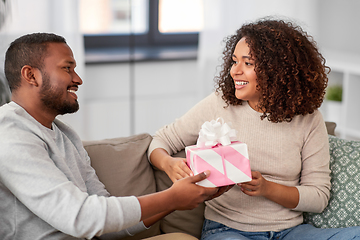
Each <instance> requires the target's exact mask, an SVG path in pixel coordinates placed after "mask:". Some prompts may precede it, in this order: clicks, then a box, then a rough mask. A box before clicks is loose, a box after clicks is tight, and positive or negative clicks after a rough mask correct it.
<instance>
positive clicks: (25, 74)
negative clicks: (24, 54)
mask: <svg viewBox="0 0 360 240" xmlns="http://www.w3.org/2000/svg"><path fill="white" fill-rule="evenodd" d="M38 72H39V69H37V68H34V67H31V66H29V65H24V66H23V67H22V68H21V77H22V79H24V80H25V82H27V83H28V84H30V85H33V86H35V87H38V86H39V83H38V80H39V79H38V77H37V76H39V75H38Z"/></svg>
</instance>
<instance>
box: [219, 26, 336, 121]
mask: <svg viewBox="0 0 360 240" xmlns="http://www.w3.org/2000/svg"><path fill="white" fill-rule="evenodd" d="M243 37H245V39H246V43H248V45H249V48H250V56H251V57H252V58H253V59H254V60H255V73H256V76H257V83H258V85H257V89H258V90H259V91H260V95H261V96H260V99H259V103H258V107H259V109H263V110H264V113H263V115H262V116H261V119H264V118H267V119H268V120H269V121H271V122H282V121H287V122H290V121H291V120H292V119H293V117H294V116H296V115H306V114H308V113H313V112H314V110H315V109H317V108H319V107H320V106H321V104H322V102H323V99H324V95H325V89H326V86H327V82H328V78H327V73H326V69H328V70H329V71H330V68H329V67H327V66H325V59H324V57H323V56H322V55H321V53H320V52H319V51H318V49H317V46H316V43H315V41H314V40H313V39H312V38H311V37H310V36H309V35H308V34H307V33H306V32H304V31H303V30H302V29H301V28H300V27H299V26H296V25H294V24H293V23H291V22H285V21H283V20H271V19H262V20H259V21H257V22H254V23H249V24H245V25H243V26H242V27H241V28H240V29H239V30H237V32H236V34H235V35H232V36H230V37H228V38H227V39H225V40H226V46H225V49H224V51H223V64H222V70H221V72H220V74H219V76H217V77H216V78H215V81H216V84H217V86H216V92H222V94H223V95H222V98H223V100H224V101H225V102H226V104H227V106H229V105H230V104H231V105H241V102H242V101H243V100H241V99H237V98H236V96H235V85H234V81H233V79H232V77H231V76H230V69H231V67H232V65H233V60H232V54H233V52H234V50H235V46H236V44H237V43H238V41H239V40H240V39H241V38H243Z"/></svg>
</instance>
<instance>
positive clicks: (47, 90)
mask: <svg viewBox="0 0 360 240" xmlns="http://www.w3.org/2000/svg"><path fill="white" fill-rule="evenodd" d="M75 67H76V62H75V59H74V56H73V53H72V51H71V49H70V48H69V46H68V45H66V44H65V43H50V44H49V45H48V48H47V56H46V57H45V59H44V67H42V69H41V70H40V71H41V73H42V86H41V89H40V98H41V101H42V103H43V104H44V107H45V108H46V109H47V110H48V111H51V112H53V113H55V114H56V115H58V114H66V113H73V112H76V111H77V110H78V109H79V103H78V101H77V95H76V93H75V92H76V91H77V90H78V86H79V85H81V84H82V80H81V78H80V77H79V76H78V75H77V74H76V72H75V70H74V69H75Z"/></svg>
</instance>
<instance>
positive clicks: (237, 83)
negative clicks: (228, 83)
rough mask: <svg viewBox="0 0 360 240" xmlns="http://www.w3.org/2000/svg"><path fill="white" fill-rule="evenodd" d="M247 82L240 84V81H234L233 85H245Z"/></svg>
mask: <svg viewBox="0 0 360 240" xmlns="http://www.w3.org/2000/svg"><path fill="white" fill-rule="evenodd" d="M248 83H249V82H240V81H236V82H235V84H236V85H246V84H248Z"/></svg>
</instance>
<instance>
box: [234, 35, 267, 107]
mask: <svg viewBox="0 0 360 240" xmlns="http://www.w3.org/2000/svg"><path fill="white" fill-rule="evenodd" d="M232 59H233V61H234V63H233V65H232V67H231V69H230V75H231V77H232V79H233V80H234V84H235V89H236V90H235V96H236V98H238V99H241V100H245V101H248V103H249V105H250V106H251V107H252V108H253V109H255V110H256V111H258V108H257V104H258V102H259V99H260V92H259V91H258V90H256V86H257V80H256V78H257V77H256V73H255V61H254V59H252V58H250V48H249V46H248V44H247V43H246V42H245V38H241V39H240V41H239V42H238V43H237V44H236V47H235V50H234V53H233V55H232Z"/></svg>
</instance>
